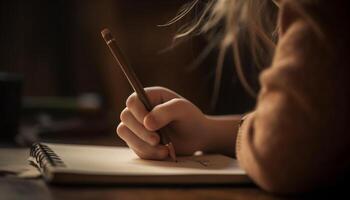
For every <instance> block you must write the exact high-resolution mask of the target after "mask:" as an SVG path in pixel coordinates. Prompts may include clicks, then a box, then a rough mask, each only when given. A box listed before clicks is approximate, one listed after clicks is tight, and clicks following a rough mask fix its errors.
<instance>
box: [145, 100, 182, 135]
mask: <svg viewBox="0 0 350 200" xmlns="http://www.w3.org/2000/svg"><path fill="white" fill-rule="evenodd" d="M186 105H187V100H186V99H181V98H175V99H171V100H169V101H167V102H165V103H163V104H159V105H157V106H156V107H154V108H153V110H152V111H151V112H149V113H148V114H147V115H146V116H145V118H144V120H143V124H144V126H145V127H146V129H148V130H150V131H156V130H158V129H160V128H162V127H164V126H166V125H167V124H169V123H170V122H172V121H175V120H178V119H179V118H181V116H182V115H183V114H184V113H185V110H186V109H185V107H186Z"/></svg>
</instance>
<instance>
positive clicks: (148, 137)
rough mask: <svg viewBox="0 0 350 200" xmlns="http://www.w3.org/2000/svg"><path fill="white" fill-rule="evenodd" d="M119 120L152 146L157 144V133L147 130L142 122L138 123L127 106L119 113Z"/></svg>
mask: <svg viewBox="0 0 350 200" xmlns="http://www.w3.org/2000/svg"><path fill="white" fill-rule="evenodd" d="M120 120H121V121H122V122H123V124H124V125H125V126H127V127H128V128H129V129H130V130H131V131H132V132H133V133H134V134H135V135H137V136H138V137H139V138H140V139H142V140H143V141H145V142H147V143H148V144H150V145H152V146H156V145H157V144H159V140H160V138H159V135H158V134H157V133H155V132H152V131H149V130H147V129H146V128H145V127H144V126H143V124H141V123H139V122H138V121H137V120H136V119H135V117H134V116H133V114H132V113H131V112H130V111H129V109H128V108H125V109H124V110H123V111H122V112H121V114H120Z"/></svg>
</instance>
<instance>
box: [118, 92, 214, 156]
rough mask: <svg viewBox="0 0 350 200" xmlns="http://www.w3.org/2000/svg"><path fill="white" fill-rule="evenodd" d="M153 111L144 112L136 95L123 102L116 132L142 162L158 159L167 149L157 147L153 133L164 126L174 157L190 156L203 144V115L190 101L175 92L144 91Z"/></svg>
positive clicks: (157, 136)
mask: <svg viewBox="0 0 350 200" xmlns="http://www.w3.org/2000/svg"><path fill="white" fill-rule="evenodd" d="M145 91H146V93H147V96H148V97H149V99H150V101H151V104H152V105H154V106H155V107H154V109H153V110H152V111H151V112H148V111H147V110H146V108H145V107H144V106H143V104H142V103H141V101H140V100H139V98H137V95H136V94H135V93H134V94H132V95H131V96H130V97H129V98H128V99H127V101H126V108H125V109H124V110H123V111H122V113H121V114H120V119H121V123H120V124H119V126H118V128H117V133H118V135H119V137H120V138H122V139H123V140H124V141H125V142H126V143H127V144H128V146H129V147H130V148H131V149H132V150H134V152H135V153H136V154H137V155H138V156H139V157H141V158H143V159H156V160H161V159H165V158H167V157H168V149H167V147H166V146H164V145H161V144H160V143H159V142H160V137H159V135H158V134H157V133H156V131H157V130H158V129H160V128H162V127H165V126H168V128H169V132H168V134H169V137H170V139H171V142H172V143H173V145H174V147H175V150H176V153H177V154H178V155H190V154H193V153H194V152H195V151H197V150H203V148H204V147H205V146H206V145H207V144H206V143H208V142H209V141H208V140H209V138H208V137H207V134H206V132H207V130H206V125H207V124H208V123H206V122H207V121H208V119H207V118H206V116H205V115H204V114H203V113H202V112H201V111H200V110H199V109H198V108H197V107H196V106H195V105H193V104H192V103H191V102H189V101H188V100H186V99H184V98H182V97H181V96H180V95H178V94H176V93H175V92H173V91H171V90H169V89H166V88H162V87H150V88H145Z"/></svg>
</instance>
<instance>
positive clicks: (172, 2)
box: [0, 0, 255, 145]
mask: <svg viewBox="0 0 350 200" xmlns="http://www.w3.org/2000/svg"><path fill="white" fill-rule="evenodd" d="M0 2H1V3H0V27H1V32H0V73H6V74H12V75H13V74H14V75H16V76H18V77H19V78H20V79H21V80H22V87H21V94H22V98H21V112H20V114H19V117H20V125H19V132H18V134H17V135H16V137H15V140H16V143H19V144H22V145H26V144H29V143H31V142H33V141H38V140H45V139H50V141H52V140H53V141H60V140H62V139H64V140H65V141H67V138H71V139H69V140H68V141H69V143H73V142H75V141H78V142H79V143H84V141H86V142H85V143H91V141H93V143H96V144H112V145H113V144H114V143H118V142H120V141H119V140H118V138H117V137H116V135H115V131H114V130H115V128H116V126H117V124H118V122H119V114H120V111H121V110H122V109H123V108H124V106H125V100H126V99H127V97H128V96H129V95H130V94H131V93H132V90H131V87H130V86H129V85H128V82H127V81H126V79H125V78H124V76H123V74H122V73H121V71H120V70H119V69H118V68H116V64H115V62H114V60H113V58H112V56H111V54H110V52H109V50H108V49H107V47H106V44H105V43H104V41H103V39H102V38H101V36H100V31H101V30H102V29H103V28H106V27H108V28H110V29H111V30H112V32H113V33H114V35H115V36H116V38H117V41H118V43H119V45H120V48H121V49H122V50H123V52H124V54H125V55H126V57H127V59H128V61H129V63H130V64H131V66H132V67H133V68H134V69H135V71H136V74H137V75H138V76H139V78H140V80H141V82H142V83H143V84H144V86H145V87H147V86H164V87H167V88H170V89H172V90H174V91H176V92H178V93H179V94H180V95H182V96H184V97H185V98H187V99H189V100H190V101H192V102H193V103H194V104H196V105H197V106H198V107H199V108H200V109H201V110H202V111H203V112H205V113H207V114H238V113H244V112H247V111H249V110H251V109H252V108H253V106H254V104H255V100H254V99H253V98H251V97H249V96H248V95H247V93H246V92H245V91H244V89H243V88H242V85H241V84H240V82H239V80H238V78H237V76H236V74H235V71H234V65H233V62H232V56H231V54H232V53H231V52H228V54H227V56H226V60H225V62H224V73H223V77H222V84H221V87H220V92H219V99H218V102H217V104H216V106H215V107H214V108H212V107H211V106H210V101H211V97H212V91H213V82H214V75H215V66H216V62H217V57H218V56H217V54H218V49H215V48H214V49H213V50H212V51H211V53H210V54H209V55H208V56H206V57H205V58H204V59H203V60H202V61H201V62H200V64H199V65H198V66H196V67H193V63H194V62H195V61H196V59H197V58H198V56H199V55H200V54H201V53H202V52H203V49H205V47H207V45H208V44H209V42H210V40H208V39H207V37H205V36H196V37H192V38H190V39H188V40H186V42H183V43H180V44H179V45H177V46H175V47H174V48H171V49H169V46H171V44H172V38H173V36H174V34H175V33H176V31H177V30H178V29H179V27H180V26H181V25H183V23H186V20H190V19H191V16H192V15H195V14H196V13H191V14H190V15H189V16H188V17H186V18H185V19H184V20H182V21H180V22H179V23H178V24H175V25H173V26H170V27H157V25H159V24H164V23H166V22H167V21H169V20H170V19H171V18H172V17H174V16H175V15H176V13H177V11H178V10H179V8H180V7H181V6H182V5H184V4H185V3H188V2H189V1H188V0H187V1H186V0H148V1H140V0H99V1H96V0H86V1H77V0H69V1H68V0H51V1H47V0H46V1H44V0H32V1H24V0H12V1H4V0H1V1H0ZM249 60H250V58H249V56H247V57H245V61H247V62H248V63H249ZM1 93H2V91H0V94H1ZM0 96H1V95H0ZM0 98H1V97H0ZM0 115H3V116H4V115H5V114H4V113H1V114H0ZM5 117H6V116H5Z"/></svg>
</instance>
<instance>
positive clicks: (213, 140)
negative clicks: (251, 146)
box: [203, 115, 241, 156]
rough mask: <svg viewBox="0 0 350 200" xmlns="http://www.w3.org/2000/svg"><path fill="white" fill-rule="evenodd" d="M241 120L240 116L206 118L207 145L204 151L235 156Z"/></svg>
mask: <svg viewBox="0 0 350 200" xmlns="http://www.w3.org/2000/svg"><path fill="white" fill-rule="evenodd" d="M240 120H241V116H240V115H230V116H206V122H205V124H206V128H205V135H206V144H205V147H204V148H203V150H204V151H205V152H208V153H221V154H225V155H228V156H234V155H235V145H236V137H237V132H238V127H239V123H240Z"/></svg>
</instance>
